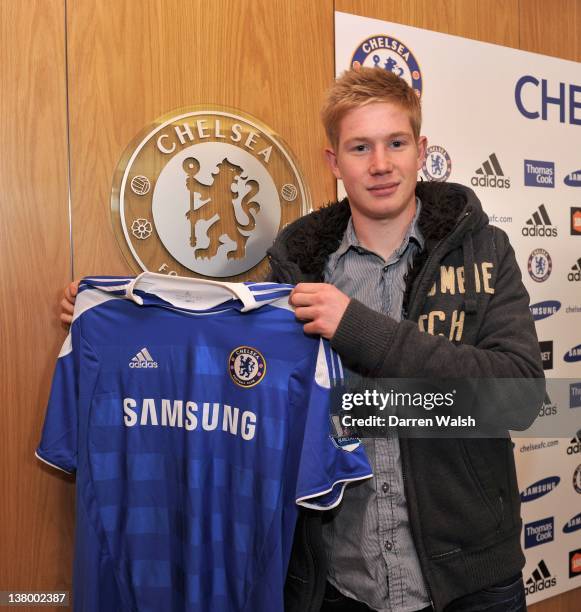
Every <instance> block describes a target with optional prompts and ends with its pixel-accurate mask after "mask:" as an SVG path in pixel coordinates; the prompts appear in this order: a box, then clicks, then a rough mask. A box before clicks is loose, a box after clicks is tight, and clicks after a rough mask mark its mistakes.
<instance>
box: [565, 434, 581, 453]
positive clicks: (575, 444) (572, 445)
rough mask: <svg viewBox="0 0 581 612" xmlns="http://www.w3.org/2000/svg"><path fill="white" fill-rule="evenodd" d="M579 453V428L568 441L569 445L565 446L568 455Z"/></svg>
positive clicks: (580, 436) (580, 451) (580, 439)
mask: <svg viewBox="0 0 581 612" xmlns="http://www.w3.org/2000/svg"><path fill="white" fill-rule="evenodd" d="M579 453H581V430H579V431H578V432H577V435H575V437H573V438H571V442H569V447H568V448H567V454H568V455H577V454H579Z"/></svg>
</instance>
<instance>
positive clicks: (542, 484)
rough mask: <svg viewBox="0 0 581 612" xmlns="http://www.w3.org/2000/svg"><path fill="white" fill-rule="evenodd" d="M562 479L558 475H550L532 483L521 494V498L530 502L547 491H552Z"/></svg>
mask: <svg viewBox="0 0 581 612" xmlns="http://www.w3.org/2000/svg"><path fill="white" fill-rule="evenodd" d="M560 481H561V479H560V478H559V477H558V476H549V477H548V478H543V480H539V481H537V482H535V483H533V484H532V485H530V486H528V487H527V488H526V489H525V490H524V491H523V492H522V493H521V494H520V499H521V501H522V502H530V501H533V500H535V499H538V498H539V497H542V496H543V495H546V494H547V493H550V492H551V491H552V490H553V489H554V488H556V486H557V485H558V484H559V482H560Z"/></svg>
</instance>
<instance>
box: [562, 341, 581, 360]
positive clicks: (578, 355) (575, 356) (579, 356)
mask: <svg viewBox="0 0 581 612" xmlns="http://www.w3.org/2000/svg"><path fill="white" fill-rule="evenodd" d="M563 359H564V360H565V361H566V362H567V363H574V362H575V361H581V344H578V345H577V346H574V347H573V348H571V349H569V350H568V351H567V352H566V353H565V355H564V356H563Z"/></svg>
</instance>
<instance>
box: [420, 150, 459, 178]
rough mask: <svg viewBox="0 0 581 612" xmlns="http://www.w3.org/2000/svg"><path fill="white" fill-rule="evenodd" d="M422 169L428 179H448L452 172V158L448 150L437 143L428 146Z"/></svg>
mask: <svg viewBox="0 0 581 612" xmlns="http://www.w3.org/2000/svg"><path fill="white" fill-rule="evenodd" d="M422 171H423V173H424V176H425V177H426V179H428V181H440V182H441V181H447V180H448V179H449V178H450V174H451V173H452V160H451V159H450V156H449V155H448V151H446V149H444V147H439V146H437V145H433V146H431V147H428V149H427V151H426V159H425V160H424V165H423V166H422Z"/></svg>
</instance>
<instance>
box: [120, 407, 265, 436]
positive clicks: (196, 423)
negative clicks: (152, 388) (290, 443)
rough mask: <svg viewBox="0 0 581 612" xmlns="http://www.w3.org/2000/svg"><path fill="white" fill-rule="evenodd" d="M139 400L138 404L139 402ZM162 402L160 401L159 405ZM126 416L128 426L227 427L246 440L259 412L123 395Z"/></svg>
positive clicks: (222, 429) (125, 420) (210, 428)
mask: <svg viewBox="0 0 581 612" xmlns="http://www.w3.org/2000/svg"><path fill="white" fill-rule="evenodd" d="M138 403H139V406H138ZM160 404H161V405H160ZM123 420H124V422H125V426H126V427H134V426H135V425H153V426H156V427H159V426H161V427H179V428H182V429H185V430H186V431H196V430H203V431H216V430H218V431H225V432H227V433H229V434H232V435H234V436H240V437H241V438H242V439H243V440H252V439H253V438H254V434H255V433H256V414H254V412H251V411H250V410H244V411H242V410H240V409H239V408H236V407H235V406H228V405H227V404H219V403H218V402H192V401H185V400H170V399H161V400H159V399H157V400H155V399H153V398H145V399H143V400H139V401H138V400H135V399H133V398H132V397H125V398H123Z"/></svg>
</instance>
